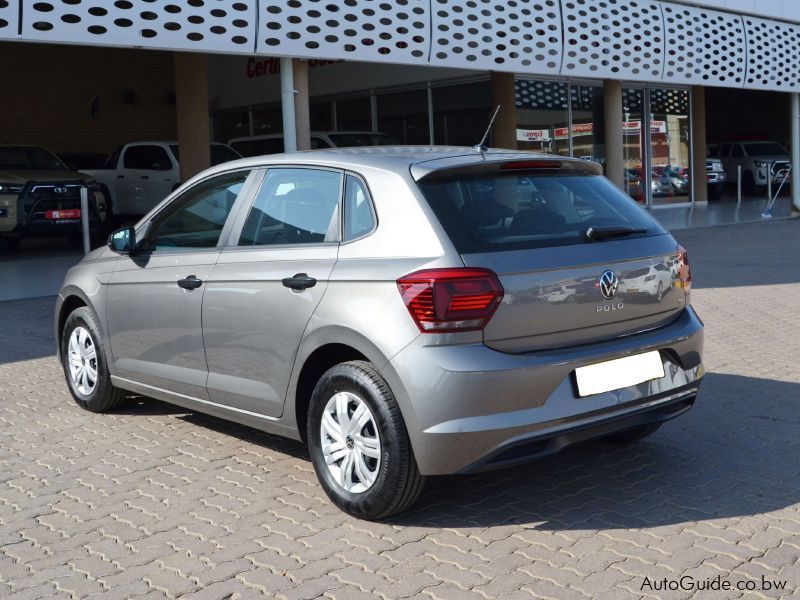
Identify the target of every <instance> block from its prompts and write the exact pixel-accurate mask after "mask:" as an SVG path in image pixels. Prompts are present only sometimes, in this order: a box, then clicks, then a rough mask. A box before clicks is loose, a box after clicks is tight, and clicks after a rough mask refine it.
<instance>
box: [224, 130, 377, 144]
mask: <svg viewBox="0 0 800 600" xmlns="http://www.w3.org/2000/svg"><path fill="white" fill-rule="evenodd" d="M309 135H312V136H318V137H319V136H331V135H380V136H383V137H390V136H389V134H388V133H383V132H382V131H363V130H356V129H353V130H349V129H341V130H339V131H322V130H313V131H311V132H309ZM279 139H283V133H262V134H257V135H243V136H241V137H235V138H231V139H230V140H228V143H229V144H233V143H236V142H249V141H257V140H279Z"/></svg>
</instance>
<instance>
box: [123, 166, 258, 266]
mask: <svg viewBox="0 0 800 600" xmlns="http://www.w3.org/2000/svg"><path fill="white" fill-rule="evenodd" d="M247 171H249V173H248V175H247V178H246V179H245V181H244V184H243V185H242V191H241V192H239V195H238V196H237V197H236V202H234V203H233V206H232V207H231V212H230V213H228V218H227V219H226V220H225V225H223V227H222V232H221V233H220V235H219V239H218V240H217V245H216V246H214V247H211V248H196V249H194V251H193V252H196V253H198V254H200V253H207V252H219V251H220V250H221V249H223V248H224V247H225V244H226V242H227V240H228V239H229V237H230V233H231V229H232V228H233V226H234V224H235V223H236V219H237V218H238V217H239V211H240V210H241V207H242V204H243V203H244V202H245V201H246V200H247V198H248V197H249V196H250V194H252V190H253V185H254V183H256V179H257V177H258V175H259V174H260V172H261V169H259V168H258V167H244V168H242V167H238V168H235V169H227V170H224V171H217V172H215V173H212V174H209V175H208V177H204V178H203V179H200V180H198V181H195V182H194V183H192V184H191V185H190V186H189V187H186V188H178V189H177V190H175V192H173V193H172V194H170V195H169V196H167V197H166V198H165V199H164V201H163V202H162V203H161V204H160V205H159V206H157V207H156V208H155V209H154V211H155V212H153V214H151V215H149V216H148V217H147V218H146V219H144V220H142V221H140V222H139V223H138V224H137V225H135V226H134V227H135V229H136V241H137V244H139V243H140V242H141V241H143V237H141V236H146V235H147V234H148V233H149V231H150V227H151V226H152V224H153V221H155V220H156V219H157V218H158V216H159V215H160V214H161V213H162V212H164V211H165V210H166V209H167V208H168V207H169V206H170V205H171V204H172V203H173V202H174V201H175V200H177V199H178V198H179V197H181V196H183V195H184V194H186V193H189V192H191V191H192V190H193V189H195V188H196V187H197V186H199V185H202V184H204V183H206V182H208V181H210V180H211V179H216V178H217V177H222V176H224V175H230V174H232V173H239V172H247ZM256 189H258V188H256ZM193 252H192V251H188V250H175V251H172V250H164V251H157V252H154V251H153V250H148V251H140V252H137V253H136V256H137V257H139V256H143V257H148V256H167V255H179V256H186V255H187V254H192V253H193Z"/></svg>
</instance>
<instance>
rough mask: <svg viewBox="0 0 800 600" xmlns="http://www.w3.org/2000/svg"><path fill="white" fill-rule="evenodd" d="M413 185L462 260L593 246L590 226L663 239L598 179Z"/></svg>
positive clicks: (480, 178) (483, 177)
mask: <svg viewBox="0 0 800 600" xmlns="http://www.w3.org/2000/svg"><path fill="white" fill-rule="evenodd" d="M419 185H420V188H421V189H422V192H423V194H424V195H425V197H426V199H427V200H428V203H429V204H430V205H431V208H432V209H433V211H434V212H435V213H436V216H437V217H438V219H439V221H440V222H441V224H442V227H444V229H445V231H446V232H447V234H448V236H449V237H450V239H451V241H452V242H453V244H454V245H455V246H456V249H457V250H458V251H459V253H462V254H465V253H475V252H496V251H503V250H524V249H530V248H542V247H547V246H568V245H573V244H585V243H596V242H591V241H590V240H588V239H587V236H586V232H587V230H588V229H589V227H593V228H595V229H603V228H623V229H628V228H630V229H631V230H633V231H632V235H631V236H630V237H645V236H651V235H662V234H664V233H665V231H664V230H663V229H662V228H661V226H659V225H658V224H657V223H656V222H655V221H654V220H653V219H652V218H651V217H650V216H649V215H648V214H647V213H645V211H644V210H643V209H641V208H639V206H638V205H637V204H636V203H635V202H634V201H633V200H631V199H630V198H629V197H628V196H626V195H625V194H623V193H622V192H621V191H620V190H619V189H617V188H616V187H615V186H614V184H612V183H611V182H610V181H608V180H607V179H606V178H605V177H601V176H598V175H586V174H562V173H558V174H539V173H535V174H532V173H527V174H525V173H520V172H516V173H508V174H506V173H502V172H501V173H494V172H492V173H483V174H478V175H474V174H473V175H470V174H464V175H458V174H456V175H449V176H448V175H444V176H441V177H436V175H435V174H434V175H433V176H431V177H428V178H425V179H423V180H421V181H420V184H419ZM640 230H646V231H640Z"/></svg>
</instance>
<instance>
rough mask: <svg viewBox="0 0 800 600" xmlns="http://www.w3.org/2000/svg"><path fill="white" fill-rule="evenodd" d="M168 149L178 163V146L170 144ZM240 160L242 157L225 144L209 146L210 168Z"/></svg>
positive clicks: (179, 158) (179, 159) (179, 157)
mask: <svg viewBox="0 0 800 600" xmlns="http://www.w3.org/2000/svg"><path fill="white" fill-rule="evenodd" d="M169 149H170V150H172V154H173V155H174V156H175V160H177V161H178V162H180V161H181V156H180V154H179V150H178V145H177V144H170V147H169ZM240 158H242V156H241V155H240V154H239V153H238V152H236V151H235V150H234V149H232V148H229V147H228V146H226V145H225V144H211V166H212V167H216V166H217V165H221V164H222V163H226V162H230V161H232V160H239V159H240Z"/></svg>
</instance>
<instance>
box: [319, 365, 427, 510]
mask: <svg viewBox="0 0 800 600" xmlns="http://www.w3.org/2000/svg"><path fill="white" fill-rule="evenodd" d="M339 392H349V393H351V394H353V395H354V396H357V397H358V399H359V400H361V401H362V402H364V403H365V404H366V405H367V407H368V408H369V410H370V411H371V413H372V416H373V419H374V421H375V424H376V426H377V430H378V436H379V438H380V442H381V452H380V456H381V458H380V465H379V466H378V467H377V476H376V478H375V482H374V483H373V484H372V486H371V487H369V489H367V490H366V491H363V492H361V493H352V492H349V491H347V490H345V488H344V487H343V486H342V485H340V484H339V482H338V481H336V479H335V478H334V476H333V474H332V473H331V472H330V470H329V469H328V466H327V464H326V462H325V458H324V456H323V451H322V433H321V431H320V426H321V423H322V418H323V412H324V410H325V406H326V404H327V403H328V401H329V400H330V399H331V398H332V397H333V396H334V395H335V394H338V393H339ZM307 434H308V436H307V437H308V445H309V451H310V453H311V462H312V463H313V465H314V470H315V471H316V473H317V478H318V479H319V481H320V484H321V485H322V488H323V489H324V490H325V493H326V494H327V495H328V497H329V498H330V499H331V501H332V502H333V503H334V504H335V505H336V506H338V507H339V508H340V509H341V510H343V511H344V512H346V513H348V514H350V515H352V516H354V517H357V518H360V519H368V520H376V519H385V518H387V517H390V516H392V515H396V514H399V513H401V512H403V511H405V510H407V509H408V508H409V507H410V506H411V505H412V504H413V503H414V501H416V499H417V498H418V497H419V494H420V492H422V487H423V484H424V482H425V478H424V477H423V476H422V475H420V473H419V469H418V468H417V462H416V460H415V458H414V453H413V451H412V449H411V442H410V440H409V438H408V432H407V430H406V426H405V423H404V421H403V416H402V415H401V414H400V408H399V407H398V406H397V401H396V400H395V397H394V394H393V393H392V391H391V390H390V389H389V386H388V385H387V383H386V381H384V379H383V378H382V377H381V376H380V375H379V374H378V372H377V371H376V370H375V368H374V367H373V366H372V365H371V364H370V363H368V362H364V361H351V362H346V363H341V364H339V365H336V366H335V367H332V368H331V369H329V370H328V371H327V372H326V373H325V374H324V375H323V376H322V377H321V378H320V380H319V381H318V382H317V385H316V387H315V388H314V393H313V394H312V396H311V404H310V405H309V410H308V422H307Z"/></svg>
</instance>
